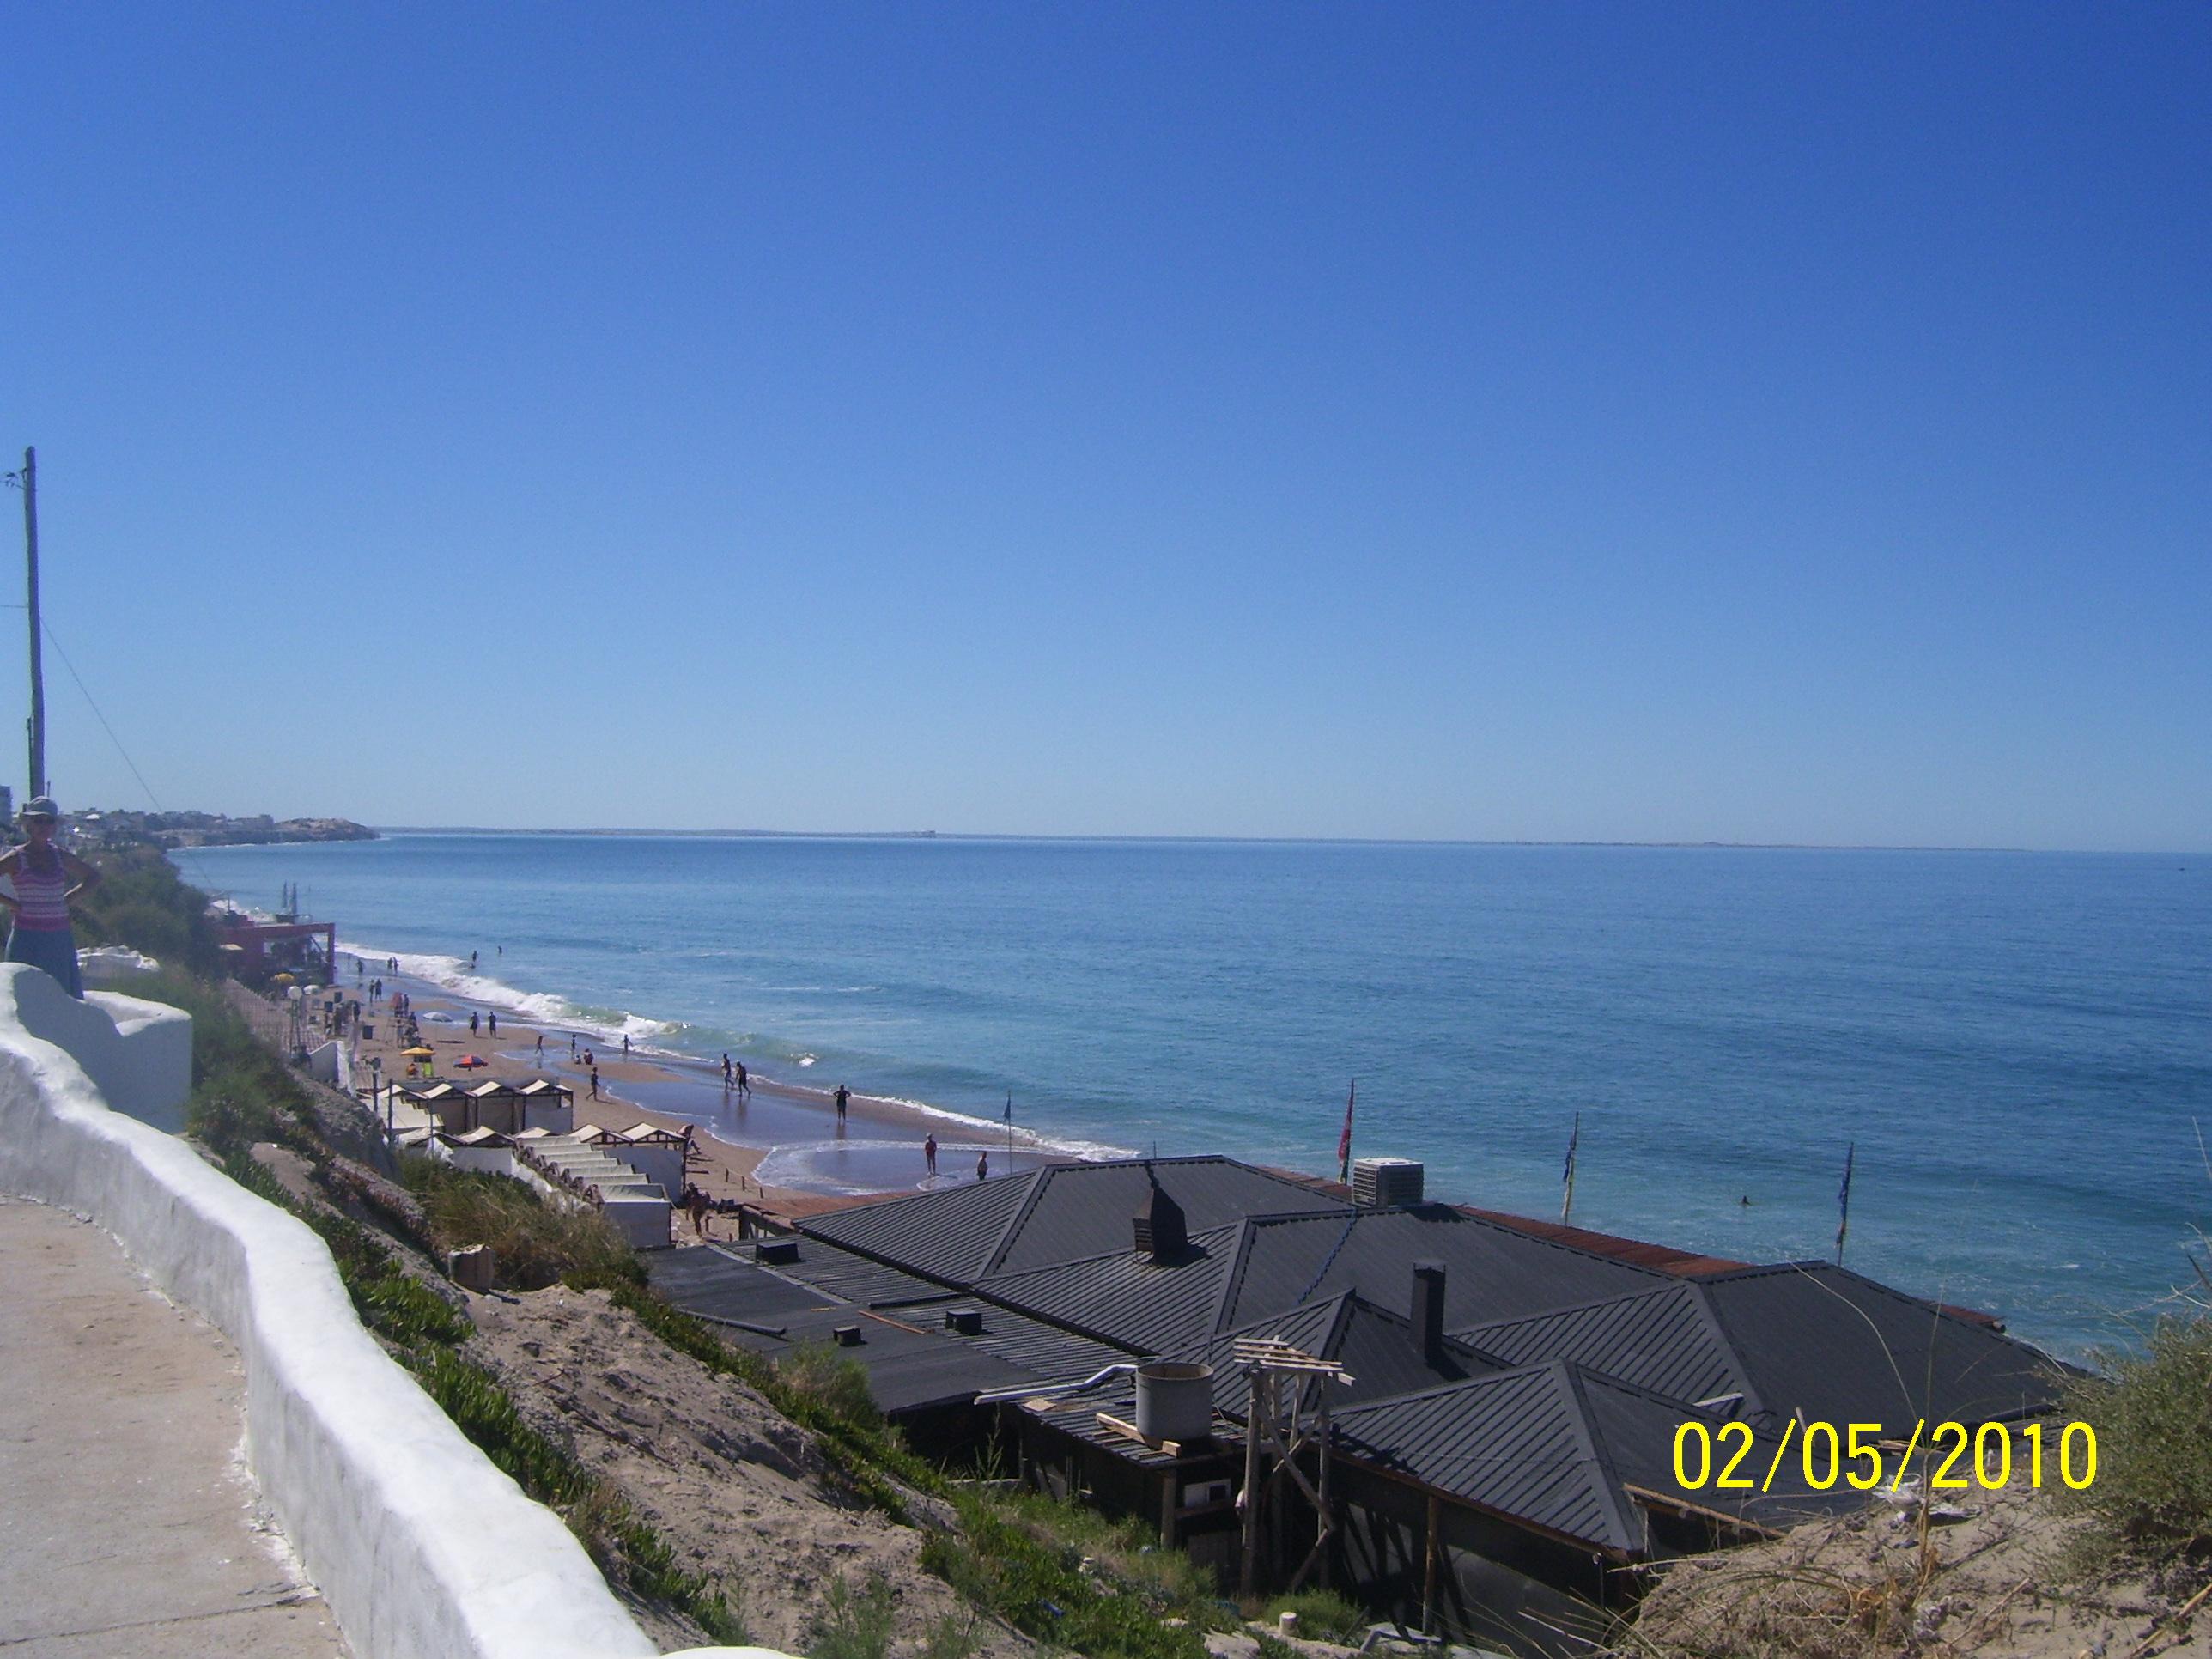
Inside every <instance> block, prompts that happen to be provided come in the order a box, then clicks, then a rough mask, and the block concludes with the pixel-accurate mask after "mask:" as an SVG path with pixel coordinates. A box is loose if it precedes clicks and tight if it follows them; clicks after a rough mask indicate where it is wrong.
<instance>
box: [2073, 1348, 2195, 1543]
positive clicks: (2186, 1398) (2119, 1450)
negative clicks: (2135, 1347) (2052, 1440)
mask: <svg viewBox="0 0 2212 1659" xmlns="http://www.w3.org/2000/svg"><path fill="white" fill-rule="evenodd" d="M2099 1358H2100V1361H2101V1364H2102V1365H2103V1369H2104V1374H2103V1375H2102V1376H2087V1377H2081V1378H2079V1379H2077V1380H2075V1382H2074V1383H2073V1384H2072V1385H2071V1387H2070V1388H2069V1390H2068V1397H2067V1401H2066V1404H2067V1407H2068V1413H2067V1414H2068V1417H2069V1419H2081V1420H2082V1421H2084V1422H2087V1423H2089V1424H2091V1425H2093V1426H2094V1427H2095V1429H2096V1431H2097V1477H2096V1479H2095V1480H2093V1482H2091V1483H2090V1485H2089V1486H2088V1487H2087V1489H2086V1490H2084V1491H2081V1492H2064V1491H2063V1488H2061V1489H2060V1490H2061V1493H2062V1500H2061V1501H2063V1503H2065V1504H2066V1505H2067V1506H2068V1507H2069V1509H2072V1510H2076V1511H2077V1512H2079V1513H2081V1514H2083V1515H2085V1516H2087V1517H2088V1520H2089V1527H2088V1528H2087V1533H2086V1534H2085V1537H2084V1539H2083V1543H2082V1548H2081V1552H2080V1555H2081V1559H2080V1561H2079V1562H2078V1563H2077V1565H2081V1567H2082V1568H2083V1569H2084V1570H2093V1569H2094V1568H2096V1567H2099V1566H2101V1565H2107V1564H2110V1563H2113V1562H2124V1563H2129V1564H2132V1565H2154V1566H2157V1565H2172V1563H2173V1562H2174V1561H2175V1560H2176V1559H2177V1558H2179V1559H2195V1560H2199V1561H2201V1560H2203V1559H2205V1558H2207V1557H2208V1556H2212V1317H2207V1316H2204V1315H2203V1314H2195V1315H2191V1316H2188V1317H2185V1318H2177V1319H2165V1320H2160V1322H2159V1323H2158V1325H2157V1327H2156V1328H2154V1330H2153V1331H2152V1332H2151V1334H2150V1340H2149V1341H2148V1343H2147V1344H2146V1345H2145V1347H2144V1350H2143V1352H2142V1353H2140V1354H2130V1353H2107V1354H2103V1355H2100V1357H2099Z"/></svg>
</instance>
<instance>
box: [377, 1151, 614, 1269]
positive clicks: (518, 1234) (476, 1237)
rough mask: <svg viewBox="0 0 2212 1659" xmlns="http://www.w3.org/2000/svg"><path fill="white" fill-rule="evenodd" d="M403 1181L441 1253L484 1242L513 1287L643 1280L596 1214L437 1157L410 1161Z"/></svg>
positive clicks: (404, 1169)
mask: <svg viewBox="0 0 2212 1659" xmlns="http://www.w3.org/2000/svg"><path fill="white" fill-rule="evenodd" d="M400 1176H401V1178H402V1179H403V1180H404V1181H405V1182H406V1183H407V1185H408V1188H409V1189H410V1190H411V1191H412V1192H413V1193H414V1194H416V1197H417V1198H418V1199H420V1200H421V1201H422V1211H423V1214H424V1217H425V1218H426V1219H427V1220H428V1224H429V1229H430V1237H431V1239H432V1241H433V1243H435V1245H436V1247H437V1248H438V1249H441V1250H452V1249H461V1248H463V1247H464V1246H466V1245H470V1244H489V1246H491V1249H492V1251H493V1253H494V1255H495V1256H496V1257H497V1258H498V1261H499V1276H500V1279H501V1282H502V1283H504V1284H507V1285H513V1287H514V1288H515V1289H517V1290H523V1291H539V1290H543V1289H544V1288H545V1287H546V1286H547V1285H556V1284H559V1283H561V1282H562V1280H563V1279H567V1280H568V1281H569V1282H571V1283H575V1282H578V1281H581V1282H584V1283H588V1284H608V1283H613V1282H617V1281H624V1280H626V1281H628V1282H629V1283H631V1284H637V1283H641V1282H642V1281H643V1279H644V1277H645V1273H644V1269H642V1268H641V1267H639V1266H638V1263H637V1257H636V1255H635V1254H634V1253H633V1252H632V1251H631V1249H630V1248H629V1245H628V1244H626V1243H623V1237H622V1235H621V1234H619V1233H617V1231H615V1230H614V1228H613V1226H612V1225H611V1224H610V1223H609V1222H608V1220H607V1218H605V1216H603V1215H601V1214H600V1213H599V1212H598V1211H596V1210H577V1209H569V1208H567V1207H565V1206H557V1205H551V1204H548V1203H546V1202H545V1201H544V1200H543V1199H541V1198H540V1197H539V1196H538V1194H537V1192H536V1191H535V1190H534V1189H532V1188H530V1187H527V1186H526V1185H524V1184H523V1183H522V1182H520V1181H514V1180H510V1179H509V1178H508V1177H507V1176H499V1175H489V1174H486V1173H484V1172H483V1171H480V1170H456V1169H454V1168H453V1166H452V1165H450V1164H441V1163H439V1162H438V1161H437V1160H435V1158H409V1159H408V1160H407V1161H406V1163H405V1164H404V1166H403V1167H402V1169H401V1170H400Z"/></svg>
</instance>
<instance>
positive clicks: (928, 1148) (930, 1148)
mask: <svg viewBox="0 0 2212 1659" xmlns="http://www.w3.org/2000/svg"><path fill="white" fill-rule="evenodd" d="M921 1160H922V1162H923V1163H925V1164H928V1165H929V1172H930V1174H932V1175H935V1174H936V1173H937V1137H936V1136H935V1135H934V1134H932V1135H930V1136H929V1137H928V1138H927V1139H925V1140H924V1141H923V1142H922V1143H921Z"/></svg>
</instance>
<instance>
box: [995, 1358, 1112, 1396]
mask: <svg viewBox="0 0 2212 1659" xmlns="http://www.w3.org/2000/svg"><path fill="white" fill-rule="evenodd" d="M1136 1369H1137V1362H1136V1361H1135V1360H1131V1361H1130V1362H1129V1363H1128V1364H1126V1365H1109V1366H1107V1367H1106V1368H1105V1369H1104V1370H1097V1371H1093V1372H1091V1375H1090V1376H1086V1377H1085V1378H1084V1379H1083V1381H1081V1382H1080V1383H1024V1384H1023V1385H1022V1386H1021V1387H1020V1388H1018V1389H992V1390H991V1391H990V1392H989V1393H988V1394H979V1395H976V1396H975V1403H976V1404H977V1405H979V1406H987V1405H990V1404H992V1403H993V1402H994V1401H1000V1400H1024V1399H1027V1398H1029V1397H1030V1395H1040V1394H1081V1393H1082V1392H1083V1391H1084V1389H1088V1388H1091V1387H1093V1386H1095V1385H1097V1383H1103V1382H1104V1381H1105V1380H1106V1379H1107V1378H1108V1377H1109V1376H1120V1375H1121V1373H1122V1372H1123V1371H1133V1370H1136Z"/></svg>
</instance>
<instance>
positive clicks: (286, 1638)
mask: <svg viewBox="0 0 2212 1659" xmlns="http://www.w3.org/2000/svg"><path fill="white" fill-rule="evenodd" d="M245 1403H246V1382H245V1377H244V1375H243V1373H242V1372H241V1371H240V1368H239V1364H238V1357H237V1355H236V1353H235V1352H234V1350H233V1349H232V1348H231V1346H230V1345H229V1343H228V1342H227V1341H226V1340H224V1339H223V1338H222V1335H221V1334H219V1333H217V1332H216V1330H215V1329H214V1328H212V1327H210V1326H209V1325H208V1324H207V1323H206V1322H205V1321H204V1320H202V1319H200V1318H198V1317H197V1316H195V1315H192V1314H188V1313H185V1312H183V1311H181V1310H179V1309H177V1308H174V1307H173V1306H171V1305H170V1304H168V1303H167V1302H165V1301H163V1300H162V1299H161V1297H158V1296H156V1295H155V1293H154V1292H153V1291H151V1290H150V1289H149V1287H148V1286H147V1285H146V1282H145V1281H144V1279H142V1278H140V1277H139V1275H138V1273H137V1271H136V1270H135V1269H134V1268H133V1267H131V1264H130V1262H129V1261H127V1260H126V1259H125V1256H124V1255H123V1252H122V1250H121V1249H120V1248H118V1245H117V1244H116V1243H115V1241H114V1240H113V1239H112V1238H111V1237H108V1235H107V1234H106V1233H104V1232H101V1231H100V1230H99V1229H98V1228H96V1227H93V1226H89V1225H87V1224H85V1223H83V1222H81V1221H78V1220H77V1219H76V1218H74V1217H72V1216H70V1215H69V1214H68V1213H67V1212H64V1211H60V1210H54V1209H50V1208H48V1207H46V1206H44V1205H40V1204H31V1203H26V1202H22V1201H21V1200H12V1199H9V1198H7V1197H5V1196H3V1195H0V1659H33V1656H35V1659H95V1656H98V1659H155V1656H163V1659H167V1656H174V1655H178V1654H191V1653H200V1654H221V1655H222V1656H224V1659H295V1656H296V1659H340V1656H343V1655H344V1654H345V1652H346V1648H345V1644H344V1643H343V1641H342V1640H341V1639H340V1638H339V1636H338V1633H337V1625H336V1624H335V1623H334V1622H333V1621H332V1620H331V1615H330V1611H329V1609H328V1608H326V1607H325V1606H324V1605H323V1601H322V1598H321V1597H320V1596H319V1595H317V1594H316V1593H315V1590H314V1589H313V1586H311V1585H309V1584H307V1583H306V1582H305V1581H304V1580H303V1579H302V1578H301V1574H300V1570H299V1567H298V1565H297V1564H296V1563H295V1562H294V1561H293V1560H292V1559H291V1555H290V1552H289V1550H287V1549H286V1548H285V1547H283V1541H282V1540H281V1538H280V1537H279V1536H278V1535H277V1534H276V1533H275V1532H274V1530H273V1528H271V1527H270V1524H269V1523H268V1522H266V1521H265V1519H264V1518H263V1517H262V1516H260V1515H259V1514H258V1505H257V1503H256V1497H257V1494H256V1492H255V1491H254V1488H253V1486H252V1478H251V1476H250V1475H249V1474H247V1472H246V1468H245V1464H244V1462H243V1460H242V1458H241V1457H240V1445H241V1443H242V1442H243V1440H244V1438H245V1433H246V1420H245Z"/></svg>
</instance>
